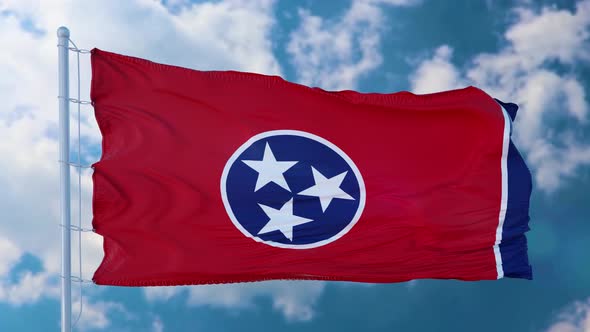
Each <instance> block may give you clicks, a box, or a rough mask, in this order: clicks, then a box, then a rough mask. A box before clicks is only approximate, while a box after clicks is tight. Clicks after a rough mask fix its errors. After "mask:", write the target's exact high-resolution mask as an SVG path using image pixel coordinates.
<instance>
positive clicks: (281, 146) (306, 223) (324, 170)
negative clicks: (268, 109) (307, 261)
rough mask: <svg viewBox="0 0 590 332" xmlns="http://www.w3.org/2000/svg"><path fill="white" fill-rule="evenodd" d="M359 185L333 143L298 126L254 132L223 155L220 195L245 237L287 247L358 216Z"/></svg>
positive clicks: (316, 241) (306, 244) (324, 236)
mask: <svg viewBox="0 0 590 332" xmlns="http://www.w3.org/2000/svg"><path fill="white" fill-rule="evenodd" d="M365 196H366V195H365V186H364V182H363V179H362V176H361V173H360V172H359V170H358V168H357V167H356V165H355V164H354V163H353V161H352V160H351V159H350V158H349V157H348V156H347V155H346V154H345V153H344V152H343V151H342V150H340V149H339V148H338V147H337V146H336V145H334V144H332V143H331V142H329V141H327V140H325V139H323V138H321V137H319V136H316V135H313V134H310V133H307V132H303V131H295V130H275V131H268V132H264V133H261V134H258V135H256V136H254V137H252V138H251V139H249V140H248V141H247V142H246V143H244V144H243V145H242V146H240V147H239V148H238V149H237V150H236V152H234V154H233V155H232V156H231V157H230V158H229V160H228V161H227V164H226V165H225V168H224V170H223V174H222V176H221V197H222V199H223V204H224V206H225V209H226V211H227V214H228V215H229V217H230V219H231V221H232V222H233V224H234V225H235V226H236V227H237V228H238V229H239V230H240V231H241V232H242V233H243V234H244V235H246V236H247V237H250V238H252V239H254V240H256V241H258V242H263V243H265V244H268V245H270V246H274V247H280V248H289V249H309V248H315V247H319V246H322V245H325V244H328V243H330V242H333V241H335V240H337V239H339V238H341V237H342V236H343V235H344V234H346V233H347V232H348V231H349V230H350V229H351V228H352V227H353V226H354V224H355V223H356V222H357V221H358V220H359V218H360V216H361V214H362V212H363V209H364V206H365Z"/></svg>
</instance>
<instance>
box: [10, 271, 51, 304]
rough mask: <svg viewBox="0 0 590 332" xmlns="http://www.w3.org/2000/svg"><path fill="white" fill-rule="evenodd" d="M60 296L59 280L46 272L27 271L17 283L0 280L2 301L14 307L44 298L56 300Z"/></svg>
mask: <svg viewBox="0 0 590 332" xmlns="http://www.w3.org/2000/svg"><path fill="white" fill-rule="evenodd" d="M59 294H60V290H59V279H57V278H55V276H53V275H50V274H48V273H46V272H40V273H35V274H33V273H31V272H30V271H26V272H24V273H22V274H21V275H20V276H19V277H18V280H17V281H16V282H9V281H8V280H7V279H0V301H3V302H7V303H10V304H12V305H16V306H19V305H22V304H28V303H34V302H36V301H38V300H39V299H40V298H41V297H43V296H45V297H51V298H56V297H58V296H59Z"/></svg>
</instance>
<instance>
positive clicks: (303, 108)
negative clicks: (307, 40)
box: [91, 49, 531, 286]
mask: <svg viewBox="0 0 590 332" xmlns="http://www.w3.org/2000/svg"><path fill="white" fill-rule="evenodd" d="M92 73H93V75H92V76H93V77H92V88H91V98H92V101H93V103H94V108H95V114H96V119H97V121H98V124H99V126H100V130H101V132H102V135H103V152H102V157H101V159H100V161H99V162H97V163H96V164H94V175H93V181H94V195H93V212H94V219H93V226H94V229H95V230H96V232H97V233H98V234H100V235H102V236H103V237H104V250H105V257H104V260H103V262H102V264H101V265H100V267H99V268H98V270H97V271H96V273H95V275H94V281H95V282H96V283H98V284H108V285H125V286H147V285H185V284H208V283H229V282H244V281H258V280H268V279H319V280H348V281H359V282H398V281H406V280H411V279H418V278H453V279H462V280H482V279H497V278H501V277H504V276H506V277H515V278H529V279H530V278H531V268H530V266H529V263H528V258H527V247H526V238H525V232H526V231H527V230H528V221H529V216H528V207H529V198H530V193H531V176H530V173H529V171H528V169H527V167H526V165H525V164H524V161H523V159H522V158H521V156H520V155H519V153H518V151H517V149H516V148H515V146H514V145H513V144H512V142H511V141H510V136H511V128H512V120H514V117H515V115H516V109H517V107H516V105H514V104H504V103H501V102H499V101H496V100H494V99H493V98H491V97H490V96H488V95H487V94H486V93H485V92H483V91H482V90H479V89H477V88H475V87H468V88H465V89H460V90H453V91H446V92H441V93H436V94H429V95H414V94H411V93H408V92H399V93H392V94H375V93H369V94H363V93H358V92H354V91H340V92H329V91H324V90H321V89H318V88H309V87H306V86H302V85H298V84H293V83H289V82H286V81H284V80H283V79H281V78H279V77H272V76H263V75H257V74H250V73H242V72H232V71H228V72H220V71H219V72H218V71H209V72H204V71H195V70H189V69H184V68H180V67H174V66H167V65H162V64H157V63H153V62H150V61H147V60H143V59H138V58H132V57H127V56H123V55H118V54H113V53H109V52H105V51H101V50H97V49H95V50H93V51H92Z"/></svg>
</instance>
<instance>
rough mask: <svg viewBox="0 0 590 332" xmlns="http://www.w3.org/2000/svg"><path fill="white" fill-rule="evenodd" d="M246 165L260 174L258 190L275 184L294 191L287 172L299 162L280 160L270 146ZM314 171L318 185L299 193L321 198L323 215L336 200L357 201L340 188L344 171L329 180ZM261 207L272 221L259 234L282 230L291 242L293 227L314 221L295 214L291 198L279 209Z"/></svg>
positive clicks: (257, 181) (256, 189)
mask: <svg viewBox="0 0 590 332" xmlns="http://www.w3.org/2000/svg"><path fill="white" fill-rule="evenodd" d="M242 162H243V163H245V164H246V165H248V166H249V167H250V168H252V169H253V170H255V171H256V172H258V178H257V179H256V185H255V187H254V191H258V190H259V189H261V188H262V187H264V186H265V185H267V184H269V183H271V182H274V183H276V184H277V185H279V186H280V187H282V188H284V189H286V190H288V191H291V189H290V188H289V184H288V183H287V180H285V176H284V173H285V172H286V171H288V170H289V169H290V168H291V167H293V166H295V164H297V163H298V161H277V159H276V158H275V156H274V154H273V152H272V150H271V148H270V145H268V143H266V146H265V147H264V155H263V157H262V160H242ZM311 171H312V174H313V180H314V183H315V184H314V185H313V186H311V187H309V188H307V189H305V190H303V191H301V192H299V193H297V194H298V195H303V196H312V197H317V198H318V199H319V200H320V205H321V207H322V212H326V210H327V209H328V207H329V206H330V203H331V202H332V200H334V199H346V200H354V198H353V197H352V196H350V195H349V194H348V193H346V192H345V191H344V190H342V189H341V188H340V185H341V184H342V181H344V178H345V177H346V174H347V173H348V172H342V173H340V174H338V175H336V176H333V177H331V178H327V177H326V176H324V175H323V174H322V173H320V172H319V171H318V170H317V169H315V168H314V167H313V166H312V167H311ZM258 206H260V208H261V209H262V211H264V213H265V214H266V216H267V217H268V218H269V221H268V222H267V223H266V225H264V227H262V229H261V230H260V231H259V232H258V235H260V234H266V233H270V232H274V231H277V230H278V231H280V232H281V233H283V235H284V236H285V237H286V238H288V239H289V240H290V241H293V227H295V226H297V225H302V224H306V223H308V222H311V221H313V219H308V218H304V217H300V216H296V215H294V214H293V199H290V200H289V201H288V202H287V203H285V204H284V205H283V206H282V207H281V208H280V209H278V210H277V209H274V208H272V207H269V206H266V205H262V204H258Z"/></svg>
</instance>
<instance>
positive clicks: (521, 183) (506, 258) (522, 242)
mask: <svg viewBox="0 0 590 332" xmlns="http://www.w3.org/2000/svg"><path fill="white" fill-rule="evenodd" d="M496 101H497V102H498V103H499V104H500V105H501V106H502V107H503V108H504V110H505V111H506V113H508V115H509V116H510V120H511V121H514V120H515V118H516V113H517V111H518V105H516V104H513V103H504V102H502V101H500V100H498V99H496ZM511 128H512V125H511ZM511 133H512V132H511ZM507 169H508V172H507V173H508V202H507V206H506V216H505V218H504V224H503V227H502V242H501V243H500V253H501V256H502V268H503V271H504V276H506V277H510V278H522V279H529V280H531V279H533V273H532V268H531V266H530V264H529V259H528V254H527V239H526V236H525V233H526V232H527V231H529V230H530V228H529V220H530V217H529V203H530V197H531V192H532V176H531V172H530V170H529V169H528V167H527V165H526V163H525V162H524V159H523V158H522V156H521V155H520V153H519V151H518V150H517V149H516V146H515V145H514V143H513V142H512V139H510V144H509V147H508V157H507Z"/></svg>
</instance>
